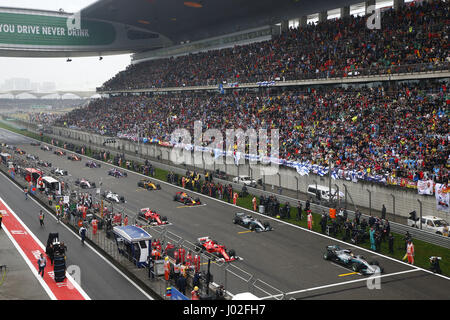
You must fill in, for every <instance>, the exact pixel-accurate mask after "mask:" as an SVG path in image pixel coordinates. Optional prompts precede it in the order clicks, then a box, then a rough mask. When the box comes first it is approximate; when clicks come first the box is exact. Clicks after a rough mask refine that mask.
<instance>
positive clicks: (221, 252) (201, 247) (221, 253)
mask: <svg viewBox="0 0 450 320" xmlns="http://www.w3.org/2000/svg"><path fill="white" fill-rule="evenodd" d="M195 250H196V251H197V252H198V251H206V252H208V253H211V254H213V255H215V256H217V260H218V261H225V262H230V261H234V260H237V259H239V257H238V256H236V252H235V251H234V250H233V249H230V250H227V248H226V247H225V246H224V245H219V244H217V242H216V241H214V240H211V239H210V238H209V237H201V238H198V239H197V244H196V246H195Z"/></svg>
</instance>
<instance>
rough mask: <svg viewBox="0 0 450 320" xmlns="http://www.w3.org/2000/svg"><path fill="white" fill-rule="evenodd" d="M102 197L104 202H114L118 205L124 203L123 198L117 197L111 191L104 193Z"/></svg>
mask: <svg viewBox="0 0 450 320" xmlns="http://www.w3.org/2000/svg"><path fill="white" fill-rule="evenodd" d="M102 197H103V198H104V199H106V200H109V201H114V202H117V203H120V202H123V203H125V202H126V201H125V197H124V196H119V195H118V194H117V193H114V192H112V191H104V192H103V193H102Z"/></svg>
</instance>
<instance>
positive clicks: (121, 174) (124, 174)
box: [108, 168, 128, 178]
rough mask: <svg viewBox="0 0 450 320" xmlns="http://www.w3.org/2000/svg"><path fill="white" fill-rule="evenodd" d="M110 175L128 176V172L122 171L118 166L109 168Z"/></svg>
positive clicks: (117, 176)
mask: <svg viewBox="0 0 450 320" xmlns="http://www.w3.org/2000/svg"><path fill="white" fill-rule="evenodd" d="M108 175H110V176H113V177H116V178H120V177H127V176H128V175H127V173H126V172H125V171H120V170H118V169H116V168H112V169H110V170H108Z"/></svg>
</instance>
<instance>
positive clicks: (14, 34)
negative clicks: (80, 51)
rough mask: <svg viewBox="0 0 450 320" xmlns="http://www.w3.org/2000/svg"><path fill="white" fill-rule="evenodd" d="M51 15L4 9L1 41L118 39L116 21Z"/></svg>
mask: <svg viewBox="0 0 450 320" xmlns="http://www.w3.org/2000/svg"><path fill="white" fill-rule="evenodd" d="M74 19H75V20H76V19H77V17H76V16H73V17H67V16H62V17H57V16H51V15H47V16H46V15H37V14H19V13H9V12H0V44H10V45H38V46H51V47H61V46H63V47H64V46H69V47H70V46H103V45H110V44H112V43H113V42H114V41H115V39H116V31H115V28H114V26H113V25H112V24H110V23H107V22H103V21H92V20H84V19H79V16H78V19H79V20H78V24H77V23H73V20H74ZM74 26H77V27H74Z"/></svg>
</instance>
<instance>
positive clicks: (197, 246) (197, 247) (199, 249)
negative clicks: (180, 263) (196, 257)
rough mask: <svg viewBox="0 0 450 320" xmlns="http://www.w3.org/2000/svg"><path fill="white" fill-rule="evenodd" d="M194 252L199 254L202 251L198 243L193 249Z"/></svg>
mask: <svg viewBox="0 0 450 320" xmlns="http://www.w3.org/2000/svg"><path fill="white" fill-rule="evenodd" d="M194 251H195V252H201V251H203V246H202V245H201V244H200V243H197V244H196V245H195V247H194Z"/></svg>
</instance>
